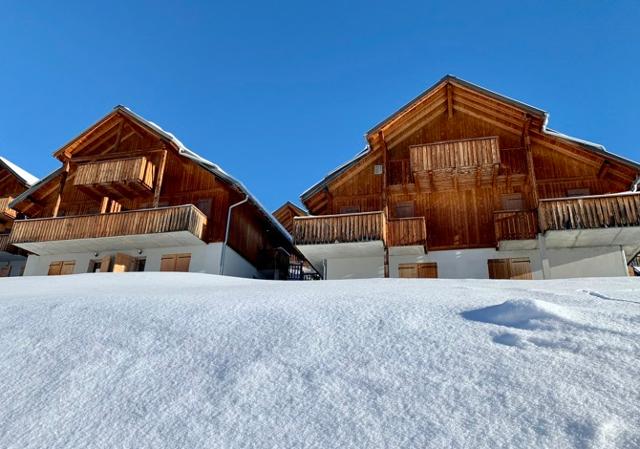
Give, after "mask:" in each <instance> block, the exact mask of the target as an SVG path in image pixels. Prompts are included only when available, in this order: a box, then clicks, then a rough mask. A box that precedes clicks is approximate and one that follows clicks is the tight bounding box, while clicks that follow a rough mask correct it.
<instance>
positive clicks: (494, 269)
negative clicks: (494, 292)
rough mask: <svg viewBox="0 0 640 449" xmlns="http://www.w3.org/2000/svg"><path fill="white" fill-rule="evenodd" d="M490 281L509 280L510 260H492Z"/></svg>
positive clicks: (490, 263)
mask: <svg viewBox="0 0 640 449" xmlns="http://www.w3.org/2000/svg"><path fill="white" fill-rule="evenodd" d="M488 264H489V279H509V278H510V276H509V260H508V259H490V260H489V261H488Z"/></svg>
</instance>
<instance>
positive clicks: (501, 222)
mask: <svg viewBox="0 0 640 449" xmlns="http://www.w3.org/2000/svg"><path fill="white" fill-rule="evenodd" d="M493 223H494V226H495V234H496V241H498V242H500V241H501V240H527V239H535V238H536V235H537V234H538V219H537V217H536V211H534V210H523V211H496V212H494V213H493Z"/></svg>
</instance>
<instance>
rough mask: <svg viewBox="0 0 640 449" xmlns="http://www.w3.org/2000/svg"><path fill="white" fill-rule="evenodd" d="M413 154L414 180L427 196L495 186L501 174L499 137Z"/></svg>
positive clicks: (422, 148)
mask: <svg viewBox="0 0 640 449" xmlns="http://www.w3.org/2000/svg"><path fill="white" fill-rule="evenodd" d="M409 154H410V160H411V162H410V165H411V171H412V173H413V177H414V179H415V182H416V184H417V186H418V188H419V189H420V190H421V191H423V192H431V191H435V190H441V191H447V190H458V189H464V188H472V187H480V186H486V185H492V183H494V182H495V179H496V177H497V176H498V173H499V170H500V149H499V146H498V138H497V137H483V138H479V139H465V140H452V141H446V142H436V143H430V144H425V145H414V146H411V147H409Z"/></svg>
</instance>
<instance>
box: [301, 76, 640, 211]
mask: <svg viewBox="0 0 640 449" xmlns="http://www.w3.org/2000/svg"><path fill="white" fill-rule="evenodd" d="M447 83H451V84H454V85H455V84H458V85H461V86H464V87H466V88H468V89H471V90H474V91H476V92H478V93H481V94H484V95H486V96H488V97H491V98H493V99H495V100H497V101H501V102H504V103H507V104H510V105H512V106H514V107H516V108H518V109H521V110H522V111H523V112H526V113H528V114H531V115H532V116H535V117H538V118H540V119H541V121H542V133H544V134H547V135H549V136H552V137H554V138H557V139H560V140H565V141H569V142H571V143H574V144H577V145H579V146H581V147H582V148H584V149H586V150H588V151H592V152H594V153H598V154H599V155H602V156H606V157H607V158H610V159H613V160H617V161H618V162H621V163H623V164H626V165H630V166H632V167H634V168H636V169H639V170H640V163H637V162H635V161H632V160H630V159H627V158H625V157H622V156H618V155H616V154H613V153H610V152H609V151H607V149H606V148H605V147H604V145H601V144H598V143H594V142H590V141H588V140H584V139H579V138H577V137H572V136H569V135H567V134H563V133H561V132H558V131H554V130H552V129H550V128H547V123H548V121H549V116H550V114H549V113H548V112H546V111H544V110H542V109H539V108H536V107H534V106H531V105H529V104H527V103H524V102H522V101H518V100H515V99H513V98H510V97H507V96H505V95H502V94H499V93H497V92H494V91H492V90H489V89H486V88H484V87H482V86H478V85H477V84H474V83H471V82H469V81H466V80H463V79H461V78H458V77H456V76H453V75H446V76H444V77H443V78H441V79H440V80H439V81H438V82H436V83H435V84H434V85H432V86H431V87H429V88H428V89H427V90H425V91H424V92H422V93H421V94H420V95H418V96H417V97H416V98H414V99H413V100H411V101H410V102H408V103H407V104H406V105H405V106H403V107H402V108H400V109H398V110H397V111H396V112H394V113H393V114H392V115H390V116H389V117H387V118H386V119H384V120H383V121H381V122H380V123H378V124H377V125H375V126H374V127H373V128H371V129H370V130H369V131H367V133H366V134H365V137H366V138H367V139H368V138H369V137H370V136H372V135H374V134H375V133H377V132H378V131H379V130H380V129H381V128H382V127H384V126H385V125H387V124H389V123H390V122H391V121H393V120H394V119H396V118H398V117H399V116H400V115H402V114H404V113H405V112H408V111H409V110H411V109H412V108H413V107H414V106H416V105H417V104H418V103H420V102H421V101H422V100H423V99H424V98H425V97H427V96H429V94H431V93H433V92H434V91H435V90H437V89H439V88H441V87H443V86H444V85H446V84H447ZM371 152H372V149H371V146H370V145H369V144H367V146H366V147H365V148H364V150H362V151H360V152H359V153H357V154H356V155H355V156H354V157H353V158H352V159H351V160H349V161H347V162H346V163H344V164H342V165H340V166H339V167H337V168H335V169H334V170H332V171H331V172H329V173H328V174H327V175H326V176H325V177H324V178H323V179H321V180H320V181H318V182H317V183H315V184H314V185H312V186H311V187H309V188H308V189H307V190H305V191H304V192H303V193H302V195H300V198H301V199H302V201H305V200H306V199H308V198H309V197H311V196H312V195H314V194H315V193H317V192H319V191H320V190H322V189H323V188H325V187H326V186H327V185H328V184H329V183H330V182H331V181H333V180H334V179H336V178H338V177H340V175H341V174H342V173H344V172H346V171H348V170H349V169H350V168H351V167H353V166H354V165H355V164H357V163H358V162H359V161H360V160H361V159H362V158H364V157H365V156H367V155H368V154H371Z"/></svg>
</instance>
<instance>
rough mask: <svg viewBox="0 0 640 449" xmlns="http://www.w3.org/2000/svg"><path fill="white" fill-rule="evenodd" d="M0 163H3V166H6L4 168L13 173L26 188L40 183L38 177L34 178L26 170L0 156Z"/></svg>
mask: <svg viewBox="0 0 640 449" xmlns="http://www.w3.org/2000/svg"><path fill="white" fill-rule="evenodd" d="M0 162H2V164H4V166H5V167H6V168H7V170H9V171H10V172H11V173H13V174H14V175H15V176H16V177H17V178H18V179H20V180H21V181H22V183H23V184H25V185H26V186H28V187H31V186H32V185H34V184H35V183H37V182H38V178H37V177H35V176H33V175H32V174H31V173H29V172H28V171H26V170H25V169H24V168H22V167H18V166H17V165H16V164H14V163H13V162H11V161H10V160H9V159H7V158H6V157H2V156H0Z"/></svg>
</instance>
